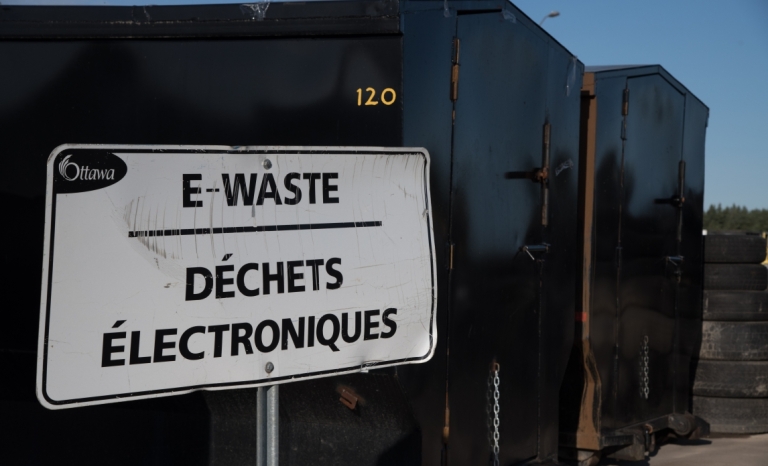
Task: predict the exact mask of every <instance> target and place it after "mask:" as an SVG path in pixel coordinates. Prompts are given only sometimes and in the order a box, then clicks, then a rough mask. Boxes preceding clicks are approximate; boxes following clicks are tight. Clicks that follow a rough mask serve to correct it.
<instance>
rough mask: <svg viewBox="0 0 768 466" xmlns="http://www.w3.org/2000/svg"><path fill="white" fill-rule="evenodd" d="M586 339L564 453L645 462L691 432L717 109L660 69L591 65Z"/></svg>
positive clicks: (583, 194)
mask: <svg viewBox="0 0 768 466" xmlns="http://www.w3.org/2000/svg"><path fill="white" fill-rule="evenodd" d="M581 111H582V113H581V148H580V158H581V166H580V169H581V171H580V175H579V178H580V198H579V204H580V227H579V234H580V243H581V246H580V247H581V250H582V257H583V262H582V264H581V267H580V270H579V276H580V279H581V280H580V286H579V292H578V295H577V309H576V322H577V325H576V338H575V344H574V351H573V353H572V358H571V362H570V364H569V369H568V374H567V376H566V380H565V382H564V384H563V388H562V392H561V393H562V398H561V426H560V428H561V433H562V434H561V445H562V446H563V447H565V448H566V449H567V450H571V453H573V450H583V451H582V454H581V456H584V455H588V454H590V453H589V452H596V451H600V450H604V452H603V453H604V454H612V455H613V456H614V457H617V458H623V459H642V458H643V455H644V454H645V453H646V452H647V451H648V450H649V449H652V448H653V445H651V443H652V442H653V433H654V432H657V431H659V430H662V429H668V428H671V429H673V430H674V431H676V432H677V433H678V434H679V435H689V434H690V433H691V431H694V430H695V429H696V428H697V424H696V422H695V421H694V419H693V417H692V416H691V415H690V414H689V410H690V408H689V402H690V396H689V391H690V365H691V358H692V356H694V354H695V352H696V346H697V344H698V342H699V341H700V332H701V296H702V279H703V265H702V264H703V258H702V241H703V240H702V215H703V200H704V139H705V132H706V127H707V119H708V116H709V110H708V108H707V107H706V106H705V105H704V104H703V103H702V102H701V101H700V100H698V99H697V98H696V97H695V96H694V95H693V94H691V93H690V92H689V91H688V90H687V89H686V88H685V87H684V86H683V85H682V84H680V82H678V81H677V80H676V79H675V78H673V77H672V76H671V75H670V74H669V73H668V72H667V71H665V70H664V69H663V68H662V67H661V66H629V67H602V68H587V72H586V73H585V75H584V87H583V88H582V110H581Z"/></svg>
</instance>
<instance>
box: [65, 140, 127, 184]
mask: <svg viewBox="0 0 768 466" xmlns="http://www.w3.org/2000/svg"><path fill="white" fill-rule="evenodd" d="M55 160H56V162H54V163H53V166H52V167H51V168H52V169H53V174H54V180H53V182H54V183H53V184H54V189H55V192H56V193H60V194H65V193H82V192H86V191H95V190H97V189H102V188H106V187H107V186H111V185H113V184H115V183H117V182H119V181H120V180H122V179H123V178H124V177H125V175H126V174H127V173H128V166H127V165H126V164H125V162H124V161H123V159H121V158H120V157H119V156H117V155H115V154H113V153H112V152H110V151H106V150H98V149H97V150H94V149H67V152H65V153H63V154H58V158H57V159H55ZM57 172H58V173H57Z"/></svg>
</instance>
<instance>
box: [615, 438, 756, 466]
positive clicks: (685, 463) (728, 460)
mask: <svg viewBox="0 0 768 466" xmlns="http://www.w3.org/2000/svg"><path fill="white" fill-rule="evenodd" d="M600 464H601V465H620V466H673V465H674V466H766V465H768V434H763V435H751V436H750V435H728V436H726V435H717V434H712V436H711V437H710V438H706V439H702V440H695V441H677V442H675V443H668V444H666V445H663V446H662V447H661V448H659V450H658V451H657V452H656V454H655V455H654V456H652V457H650V458H649V459H648V460H646V461H618V462H616V461H606V460H604V461H602V462H600Z"/></svg>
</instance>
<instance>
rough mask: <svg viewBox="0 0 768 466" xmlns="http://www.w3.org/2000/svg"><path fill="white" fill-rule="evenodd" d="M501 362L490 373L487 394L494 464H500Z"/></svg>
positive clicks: (486, 409) (493, 366) (489, 431)
mask: <svg viewBox="0 0 768 466" xmlns="http://www.w3.org/2000/svg"><path fill="white" fill-rule="evenodd" d="M499 383H500V380H499V364H498V363H496V362H494V363H493V365H492V366H491V370H490V372H489V373H488V391H487V392H486V394H485V398H486V402H487V403H486V407H485V412H486V414H487V415H488V423H487V424H488V444H489V446H490V447H491V453H492V454H493V457H492V460H493V466H499V423H500V422H499V412H500V411H501V408H500V407H499V398H500V396H501V394H500V393H499Z"/></svg>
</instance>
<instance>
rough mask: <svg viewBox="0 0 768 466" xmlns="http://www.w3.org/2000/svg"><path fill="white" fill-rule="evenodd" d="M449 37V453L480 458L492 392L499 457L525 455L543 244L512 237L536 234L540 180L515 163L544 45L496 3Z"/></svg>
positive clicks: (528, 160)
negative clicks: (454, 89) (453, 51)
mask: <svg viewBox="0 0 768 466" xmlns="http://www.w3.org/2000/svg"><path fill="white" fill-rule="evenodd" d="M457 37H458V38H459V41H460V42H459V57H458V58H459V60H458V61H459V63H460V71H459V88H458V98H457V100H456V104H455V110H456V113H455V118H456V120H455V127H454V128H455V129H454V151H453V175H452V176H453V183H452V199H451V203H452V204H451V241H452V243H453V245H454V246H453V249H454V250H453V260H452V262H453V270H452V272H451V281H452V283H451V284H452V290H451V293H452V295H451V300H452V303H451V316H450V322H449V325H450V331H449V338H450V342H449V345H450V356H449V358H450V359H449V396H450V441H449V447H448V452H449V464H455V465H456V464H461V465H464V464H486V463H487V462H488V461H489V458H490V457H491V456H490V455H491V454H492V453H491V451H492V444H493V426H494V418H495V417H496V416H495V414H494V406H495V404H496V401H497V399H498V405H499V414H498V422H499V452H500V453H499V457H500V462H501V464H509V463H513V462H518V461H521V460H524V459H526V458H532V457H534V456H536V455H537V441H538V439H537V430H538V415H537V409H538V408H537V403H538V401H537V393H538V375H537V371H538V357H539V355H538V345H539V336H538V335H539V331H538V330H539V319H540V313H539V310H540V293H541V288H540V276H541V275H540V274H541V268H542V262H540V261H539V260H540V259H542V256H543V255H544V254H546V253H542V252H536V251H533V252H531V256H533V259H532V257H531V256H529V255H528V254H527V253H525V252H521V248H522V247H523V246H525V245H541V244H542V243H543V237H542V232H543V227H542V224H541V215H542V210H541V209H542V189H541V184H540V183H538V182H534V181H532V180H531V179H529V178H526V176H527V175H526V174H527V173H532V172H533V171H535V169H537V168H540V167H541V166H542V138H543V131H544V124H545V98H544V96H545V91H546V70H547V59H548V48H547V45H546V44H545V43H544V42H543V41H541V40H540V39H537V38H536V37H534V36H533V35H532V34H531V33H530V32H529V31H528V30H527V29H526V28H525V27H524V26H522V25H513V24H511V23H508V22H505V21H502V20H501V16H500V14H499V13H492V14H471V15H469V14H468V15H459V17H458V32H457ZM455 58H456V56H455V55H454V61H455ZM505 175H506V176H505ZM494 363H497V364H498V369H499V370H498V384H499V386H498V396H496V394H495V382H496V377H495V376H496V373H494V372H493V371H492V365H493V364H494ZM491 464H492V463H491Z"/></svg>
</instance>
